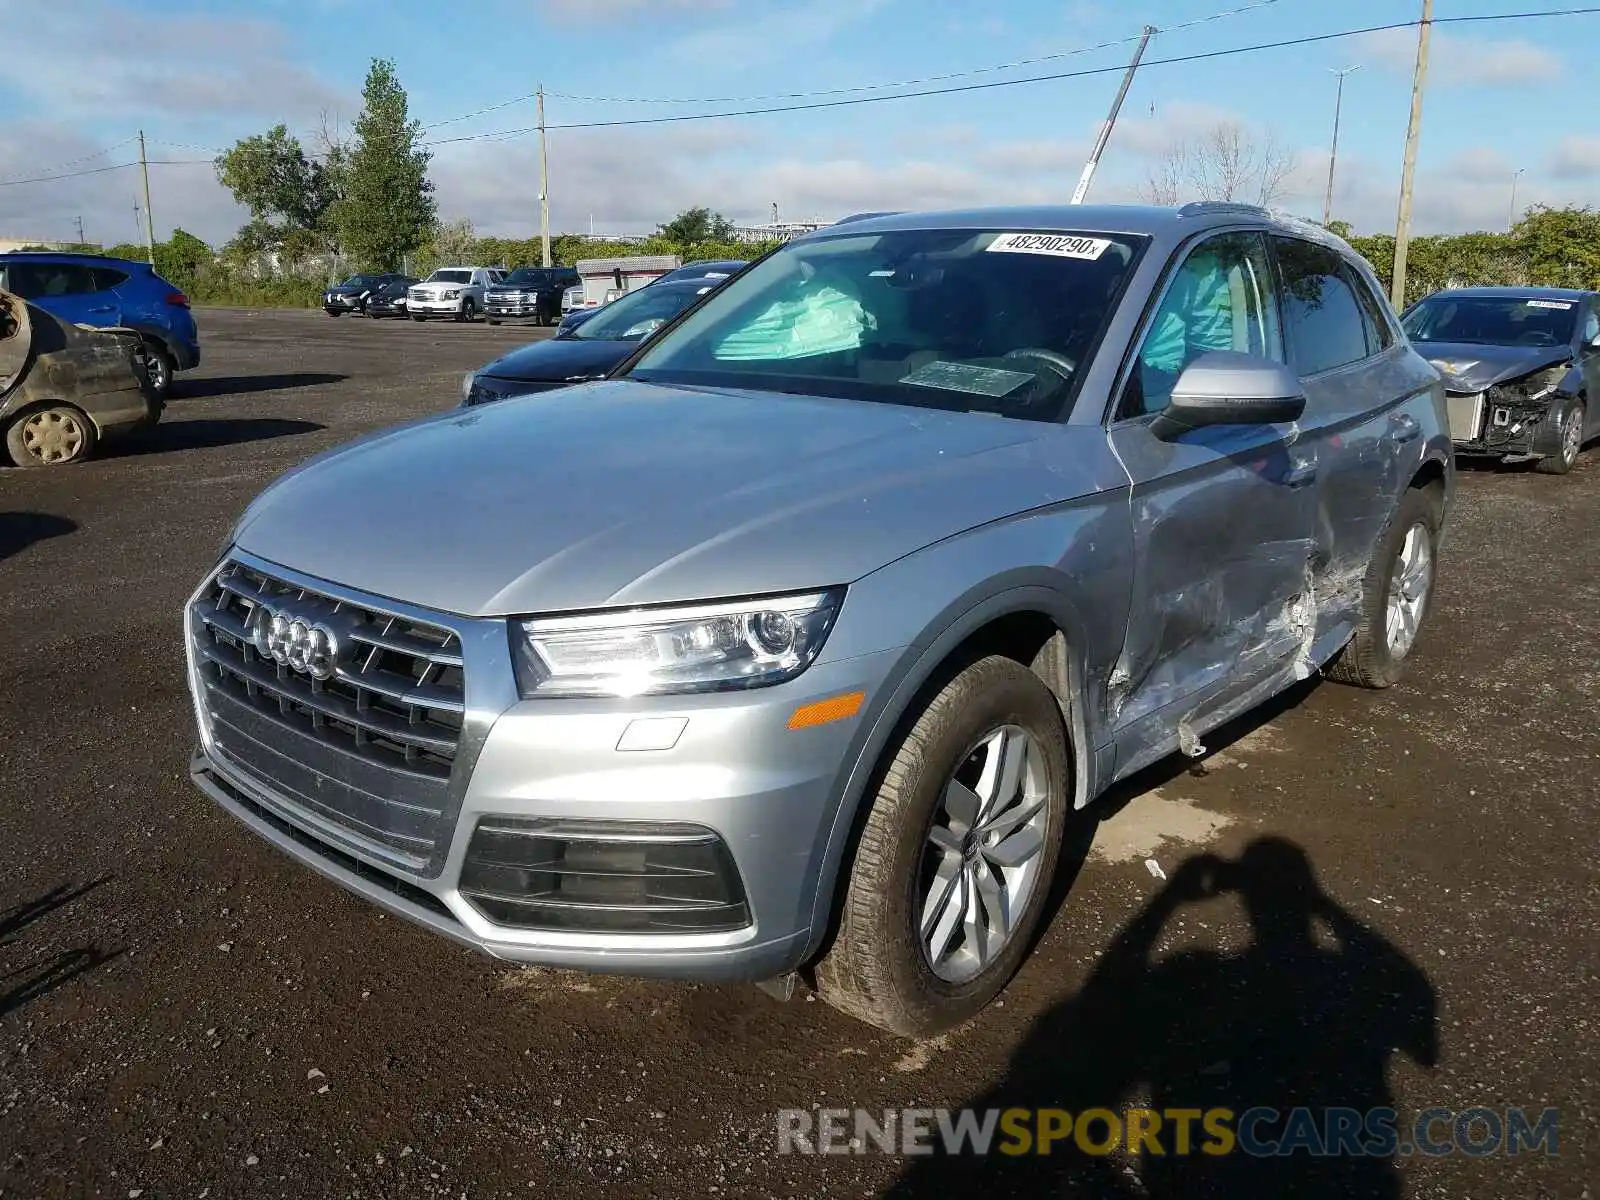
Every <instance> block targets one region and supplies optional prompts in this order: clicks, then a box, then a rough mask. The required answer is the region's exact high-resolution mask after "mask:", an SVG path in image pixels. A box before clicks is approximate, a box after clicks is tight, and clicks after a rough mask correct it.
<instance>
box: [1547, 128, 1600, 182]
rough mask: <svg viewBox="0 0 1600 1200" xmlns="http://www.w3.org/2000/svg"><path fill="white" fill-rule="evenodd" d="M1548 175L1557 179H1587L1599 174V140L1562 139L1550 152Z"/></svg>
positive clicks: (1578, 137)
mask: <svg viewBox="0 0 1600 1200" xmlns="http://www.w3.org/2000/svg"><path fill="white" fill-rule="evenodd" d="M1550 173H1551V174H1552V175H1554V176H1555V177H1556V178H1557V179H1588V178H1591V177H1592V176H1594V175H1597V174H1600V138H1596V137H1582V136H1576V135H1575V136H1572V137H1564V138H1562V139H1561V140H1560V141H1559V142H1557V143H1556V148H1555V150H1554V151H1552V152H1551V155H1550Z"/></svg>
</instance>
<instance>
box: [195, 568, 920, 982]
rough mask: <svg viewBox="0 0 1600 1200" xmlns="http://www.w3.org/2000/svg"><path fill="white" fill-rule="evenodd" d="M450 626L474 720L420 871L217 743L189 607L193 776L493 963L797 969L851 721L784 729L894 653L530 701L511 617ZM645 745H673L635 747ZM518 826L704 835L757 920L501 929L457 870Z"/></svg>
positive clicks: (756, 973)
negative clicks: (770, 683)
mask: <svg viewBox="0 0 1600 1200" xmlns="http://www.w3.org/2000/svg"><path fill="white" fill-rule="evenodd" d="M197 596H198V594H197ZM451 621H452V622H453V623H456V624H457V625H458V627H459V628H461V629H462V630H463V636H462V644H463V646H464V650H465V655H466V659H467V663H466V671H465V677H466V680H467V693H466V696H467V700H466V703H467V717H466V725H465V727H464V732H463V738H462V750H461V751H460V752H459V755H458V758H457V760H456V766H455V769H454V771H453V773H452V777H451V785H450V800H449V803H448V804H447V806H446V811H445V813H444V816H443V818H442V819H441V834H440V837H439V849H438V852H437V854H436V855H435V856H434V859H433V860H432V861H430V862H428V863H427V864H426V865H425V866H424V865H419V866H418V867H417V868H416V869H415V870H409V869H405V868H403V867H399V866H397V865H396V863H395V862H394V860H393V858H392V856H386V855H385V854H383V853H382V848H381V847H378V846H375V845H373V844H371V843H366V842H364V841H363V839H362V838H361V837H360V836H359V834H358V833H357V832H356V831H354V830H353V829H351V828H348V827H344V826H341V825H339V824H338V823H337V822H336V821H335V822H330V821H329V820H328V819H327V817H326V813H323V814H317V813H313V812H311V811H310V810H309V809H308V808H306V807H304V806H302V805H301V804H299V803H297V802H296V801H295V800H294V799H293V798H291V797H290V796H289V795H288V794H286V792H285V791H284V789H282V788H279V787H277V786H275V785H274V782H273V781H272V780H270V779H266V778H263V777H262V776H261V775H259V774H256V773H253V772H252V771H251V770H249V769H246V768H245V767H244V766H243V765H242V764H241V763H240V762H238V761H236V760H235V759H233V758H232V757H231V756H230V755H229V754H228V753H227V752H226V751H224V750H222V749H220V748H219V746H218V745H217V744H216V741H215V740H214V738H213V737H212V724H211V717H210V716H209V715H208V712H207V700H206V688H205V686H204V684H203V682H202V680H201V677H200V676H199V674H198V673H197V671H196V666H195V661H196V656H195V646H196V641H195V638H196V633H197V630H196V621H195V618H194V616H193V614H192V612H191V614H190V617H189V620H188V622H187V624H188V627H189V648H190V686H191V691H192V692H193V694H194V696H195V703H196V714H197V718H198V720H199V727H200V748H199V750H198V751H197V753H196V755H195V757H194V760H193V763H192V766H191V774H192V776H193V778H194V781H195V783H196V784H197V785H198V786H199V787H200V788H201V790H203V791H204V792H205V793H206V794H207V795H209V796H210V797H211V798H212V799H213V800H215V801H216V802H217V803H218V804H220V805H221V806H222V807H223V808H224V809H226V810H227V811H229V812H230V813H232V814H233V815H234V816H236V817H238V818H239V819H240V820H241V821H243V822H244V823H245V824H246V825H247V826H249V827H250V828H251V829H253V830H254V831H255V832H256V833H258V834H259V835H261V836H262V837H264V838H266V839H267V840H268V841H269V842H271V843H272V844H274V845H275V846H277V847H278V848H279V849H281V850H283V851H284V852H286V853H288V854H290V855H292V856H293V857H295V858H297V859H299V860H300V861H301V862H303V863H305V864H307V865H309V866H311V867H312V868H313V869H315V870H317V871H318V872H320V873H321V874H323V875H325V876H327V877H328V878H330V879H333V880H334V881H335V882H337V883H340V884H341V885H343V886H344V887H346V888H349V889H350V890H352V891H354V892H356V893H358V894H360V895H362V896H364V897H366V898H367V899H369V900H371V901H373V902H374V903H376V904H379V905H381V906H382V907H384V908H386V909H387V910H389V911H391V912H394V913H396V914H397V915H399V916H402V917H405V918H407V919H409V920H412V921H415V922H417V923H418V924H421V925H423V926H426V927H427V928H429V929H432V930H433V931H434V932H437V933H440V934H443V935H445V936H447V937H450V938H453V939H454V940H456V941H459V942H462V943H464V944H466V945H469V946H472V947H474V948H476V949H478V950H481V951H483V952H485V953H487V954H490V955H492V956H494V957H496V958H500V959H504V960H507V961H511V962H520V963H537V964H541V965H545V966H553V967H566V968H574V969H580V970H589V971H605V972H617V973H623V974H632V975H652V976H665V977H671V978H694V979H708V980H710V979H764V978H770V977H772V976H774V975H778V974H781V973H783V972H784V971H787V970H790V969H792V968H794V967H796V966H798V965H799V963H800V961H801V959H802V957H803V955H804V954H805V953H806V950H807V947H808V946H809V945H810V944H811V938H812V932H813V931H812V928H811V920H812V914H813V912H814V909H815V905H814V900H815V894H816V887H817V879H818V878H819V876H820V873H821V870H822V855H823V851H824V847H825V844H826V842H827V840H828V835H829V831H830V830H831V828H832V822H833V815H834V811H835V808H836V806H837V794H838V790H839V789H840V788H841V787H842V786H843V781H844V779H845V778H846V777H847V775H848V773H849V767H850V765H851V763H850V761H849V760H850V758H851V746H852V744H853V739H854V737H855V735H856V732H857V730H856V721H855V720H853V719H852V720H844V721H837V722H834V723H831V724H827V725H820V726H815V727H812V728H807V729H801V730H790V729H788V727H787V722H788V720H789V717H790V716H791V715H792V714H793V712H794V710H795V709H796V708H797V707H799V706H801V705H805V704H810V703H813V702H815V701H817V700H821V699H828V698H830V697H833V696H837V695H839V694H841V693H845V692H850V691H857V690H860V691H869V692H870V691H871V690H872V689H874V688H875V687H876V686H877V684H878V682H879V680H880V679H881V677H882V676H881V673H882V672H884V671H886V670H887V669H888V659H889V657H890V656H889V655H887V654H885V655H881V656H879V655H869V656H865V657H862V658H855V659H851V660H848V661H845V662H837V663H826V662H823V663H818V664H815V665H814V666H813V667H812V668H811V669H810V670H808V671H807V672H806V673H805V674H804V675H802V676H800V678H798V679H796V680H794V681H791V682H790V683H788V684H784V685H780V686H778V687H773V688H765V689H759V690H755V691H751V692H746V693H727V694H716V695H697V696H662V697H640V698H634V699H631V700H626V701H623V700H537V701H530V700H521V699H519V698H518V697H517V696H516V691H515V685H514V683H513V682H512V677H511V668H510V654H509V649H508V642H507V637H506V632H505V623H504V622H503V621H492V620H483V621H460V620H459V619H456V618H451ZM663 730H664V731H665V732H666V736H658V735H660V734H661V733H662V731H663ZM641 737H643V738H644V740H645V743H646V744H651V745H661V746H662V747H663V748H661V749H631V748H624V747H627V746H629V745H630V744H638V743H639V742H640V739H641ZM287 748H290V747H288V746H287V745H284V746H280V750H281V749H287ZM507 818H509V819H511V820H512V821H518V820H520V821H524V822H538V821H546V822H550V821H564V822H582V823H584V824H585V825H586V826H588V827H591V828H602V827H607V826H611V827H615V828H632V827H642V826H648V827H650V828H654V829H662V828H667V827H680V828H684V829H690V828H692V829H698V830H703V831H704V830H709V831H711V832H712V833H714V834H715V835H716V837H717V839H718V840H719V841H720V843H721V845H722V846H723V847H725V849H726V852H727V856H728V858H729V860H730V861H731V863H732V874H733V875H734V876H735V877H736V882H737V891H738V892H739V894H740V897H741V898H742V901H743V902H744V904H745V905H746V906H747V916H745V917H743V918H741V919H742V920H743V922H744V923H743V924H742V925H741V926H740V927H738V928H723V929H719V930H716V931H711V932H698V931H695V932H682V931H678V930H663V931H652V932H631V931H630V932H594V931H592V930H590V929H581V930H575V929H572V928H556V927H545V928H523V927H517V926H511V925H507V924H503V923H496V921H493V920H490V919H489V918H488V917H486V916H485V913H484V906H483V905H482V903H481V901H479V902H475V900H474V899H472V898H469V894H467V893H465V892H464V891H463V876H464V873H470V872H469V867H470V866H471V865H472V858H473V856H472V854H471V847H472V846H473V839H474V834H475V833H476V832H478V831H479V829H480V822H493V821H500V822H501V823H504V822H505V820H506V819H507ZM470 890H471V889H470V887H469V889H468V892H470ZM580 915H581V914H580Z"/></svg>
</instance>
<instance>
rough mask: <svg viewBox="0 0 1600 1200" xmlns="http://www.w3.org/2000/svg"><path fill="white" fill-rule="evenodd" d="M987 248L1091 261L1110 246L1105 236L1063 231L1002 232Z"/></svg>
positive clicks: (998, 251)
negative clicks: (1076, 234) (1081, 235)
mask: <svg viewBox="0 0 1600 1200" xmlns="http://www.w3.org/2000/svg"><path fill="white" fill-rule="evenodd" d="M988 248H989V251H990V252H991V253H999V254H1048V255H1050V256H1052V257H1053V258H1084V259H1088V260H1090V261H1091V262H1092V261H1094V260H1095V259H1097V258H1099V257H1100V256H1101V255H1102V254H1104V253H1105V252H1106V251H1107V250H1109V249H1110V248H1111V242H1110V241H1109V239H1107V238H1092V237H1077V236H1075V235H1073V234H1064V233H1002V234H1001V235H1000V236H999V237H997V238H995V240H994V241H992V242H990V243H989V247H988Z"/></svg>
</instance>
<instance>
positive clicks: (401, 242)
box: [338, 58, 437, 271]
mask: <svg viewBox="0 0 1600 1200" xmlns="http://www.w3.org/2000/svg"><path fill="white" fill-rule="evenodd" d="M361 95H362V100H363V108H362V110H361V115H360V116H359V117H358V118H357V119H356V125H355V136H354V139H353V142H352V145H351V146H350V148H349V151H348V153H347V154H346V155H344V156H343V158H342V160H341V163H340V171H339V174H340V176H341V177H342V183H343V190H344V195H343V198H342V199H341V201H340V202H339V204H338V225H339V231H340V234H341V246H342V249H343V250H344V251H346V252H347V253H349V254H351V255H352V256H354V258H355V260H356V262H357V264H358V265H360V266H361V267H362V268H363V269H366V270H384V271H387V270H394V269H396V268H398V267H399V266H400V264H401V262H402V261H403V260H404V259H405V256H406V255H407V254H409V253H411V252H412V251H413V250H415V249H417V247H419V246H421V245H422V243H423V241H424V240H425V239H426V238H427V237H428V235H429V233H430V232H432V230H433V227H434V219H435V213H436V211H437V210H436V205H435V201H434V197H433V182H432V181H431V180H430V179H429V178H428V161H429V159H430V158H432V155H430V154H429V153H428V151H427V150H425V149H423V148H422V146H421V145H420V139H421V136H422V123H421V122H420V121H414V120H412V119H411V117H410V115H409V113H408V111H407V104H406V92H405V89H404V88H402V87H401V86H400V81H399V79H398V78H397V77H396V76H395V69H394V63H393V61H392V60H389V59H383V58H375V59H373V60H372V67H371V69H370V70H368V72H367V82H366V85H365V86H364V87H363V88H362V90H361Z"/></svg>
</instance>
